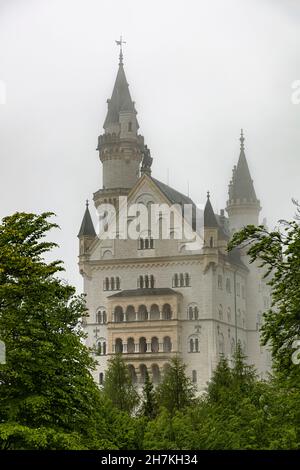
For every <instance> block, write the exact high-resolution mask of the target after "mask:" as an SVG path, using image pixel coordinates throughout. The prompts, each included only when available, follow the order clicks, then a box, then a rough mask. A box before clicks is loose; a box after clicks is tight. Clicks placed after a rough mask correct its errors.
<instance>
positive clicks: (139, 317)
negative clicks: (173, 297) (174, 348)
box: [113, 303, 173, 323]
mask: <svg viewBox="0 0 300 470" xmlns="http://www.w3.org/2000/svg"><path fill="white" fill-rule="evenodd" d="M172 316H173V315H172V309H171V305H170V304H167V303H166V304H164V305H163V306H162V309H161V311H160V309H159V306H158V305H157V304H152V305H151V307H150V309H149V310H148V309H147V307H146V305H139V307H138V309H137V310H135V308H134V306H133V305H128V307H127V308H126V311H124V310H123V307H121V306H117V307H115V309H114V312H113V321H114V322H115V323H121V322H131V321H146V320H171V319H172Z"/></svg>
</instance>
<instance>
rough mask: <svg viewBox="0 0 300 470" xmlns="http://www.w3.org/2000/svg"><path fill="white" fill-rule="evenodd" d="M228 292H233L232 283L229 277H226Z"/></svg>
mask: <svg viewBox="0 0 300 470" xmlns="http://www.w3.org/2000/svg"><path fill="white" fill-rule="evenodd" d="M226 292H228V293H230V292H231V284H230V279H229V277H228V278H227V279H226Z"/></svg>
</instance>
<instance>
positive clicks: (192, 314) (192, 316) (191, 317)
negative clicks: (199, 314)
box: [189, 306, 194, 320]
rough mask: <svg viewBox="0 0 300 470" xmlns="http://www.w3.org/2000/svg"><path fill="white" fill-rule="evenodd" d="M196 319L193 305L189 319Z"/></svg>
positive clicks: (190, 308)
mask: <svg viewBox="0 0 300 470" xmlns="http://www.w3.org/2000/svg"><path fill="white" fill-rule="evenodd" d="M193 319H194V309H193V307H191V306H190V307H189V320H193Z"/></svg>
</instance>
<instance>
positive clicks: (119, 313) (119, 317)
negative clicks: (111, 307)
mask: <svg viewBox="0 0 300 470" xmlns="http://www.w3.org/2000/svg"><path fill="white" fill-rule="evenodd" d="M114 317H115V322H116V323H120V322H122V321H124V313H123V308H122V307H120V306H118V307H116V308H115V311H114Z"/></svg>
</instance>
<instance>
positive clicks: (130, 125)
mask: <svg viewBox="0 0 300 470" xmlns="http://www.w3.org/2000/svg"><path fill="white" fill-rule="evenodd" d="M128 132H132V122H129V123H128Z"/></svg>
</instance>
